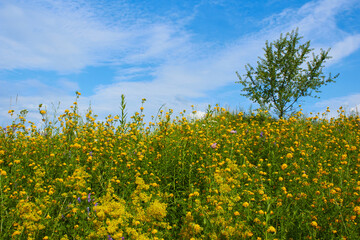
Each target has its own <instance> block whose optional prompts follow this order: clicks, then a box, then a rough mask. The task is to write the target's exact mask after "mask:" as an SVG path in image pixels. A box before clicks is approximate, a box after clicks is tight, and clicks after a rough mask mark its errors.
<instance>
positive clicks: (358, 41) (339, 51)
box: [331, 34, 360, 61]
mask: <svg viewBox="0 0 360 240" xmlns="http://www.w3.org/2000/svg"><path fill="white" fill-rule="evenodd" d="M359 48H360V34H355V35H351V36H348V37H346V38H345V39H343V40H342V41H339V42H337V43H336V44H334V46H333V47H332V48H331V53H332V56H333V58H334V59H335V60H336V61H339V60H340V59H342V58H344V57H347V56H349V55H350V54H352V53H353V52H355V51H357V50H358V49H359Z"/></svg>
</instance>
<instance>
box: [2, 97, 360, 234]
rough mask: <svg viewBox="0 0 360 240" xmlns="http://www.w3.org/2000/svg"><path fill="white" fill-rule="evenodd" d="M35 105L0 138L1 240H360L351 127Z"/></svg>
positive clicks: (352, 120)
mask: <svg viewBox="0 0 360 240" xmlns="http://www.w3.org/2000/svg"><path fill="white" fill-rule="evenodd" d="M79 96H80V93H77V94H76V97H77V98H78V97H79ZM144 102H145V99H143V102H142V103H144ZM40 107H41V106H40ZM40 107H39V111H40V114H41V115H42V119H43V121H44V123H45V128H43V129H41V130H40V129H38V128H37V126H36V125H35V124H34V123H32V122H30V121H26V111H23V112H21V113H20V114H19V116H18V118H17V119H16V121H14V123H13V124H12V125H11V126H7V127H6V128H1V129H0V190H1V195H0V196H1V197H0V205H1V208H0V217H1V220H0V221H1V224H2V226H3V227H2V231H1V232H0V239H12V238H13V239H63V240H66V239H114V240H118V239H136V240H138V239H154V240H155V239H157V240H160V239H164V240H167V239H193V240H197V239H229V240H230V239H291V238H292V239H304V238H305V239H340V238H345V237H347V238H348V239H356V237H358V229H359V223H360V220H359V219H360V217H359V215H360V205H359V202H360V180H359V178H358V176H359V173H360V169H359V168H360V152H359V147H358V146H360V136H359V135H360V119H359V117H355V116H349V117H346V116H345V115H343V114H341V115H340V116H339V117H338V118H333V119H321V118H319V117H318V116H315V117H308V118H306V117H304V115H303V114H297V115H294V116H291V117H290V118H289V119H273V118H271V117H266V115H263V114H245V113H236V114H234V113H230V112H228V111H227V110H226V109H224V108H221V107H219V106H216V107H214V108H213V109H209V111H208V114H207V116H205V118H203V119H198V120H192V119H189V118H187V115H186V114H185V113H186V111H185V110H184V111H182V112H181V113H180V115H179V116H175V117H172V113H173V112H172V110H168V111H159V114H158V115H157V116H155V117H153V118H152V119H157V120H153V121H155V122H150V123H148V124H146V123H144V120H143V119H144V115H143V110H144V108H143V106H141V108H140V109H139V112H137V113H135V114H134V115H133V116H131V117H130V119H126V118H125V114H120V115H115V116H113V115H108V116H107V117H106V119H105V120H104V121H97V120H96V118H97V116H96V115H94V114H93V112H92V110H91V109H89V110H88V112H87V113H86V115H85V117H84V118H82V117H81V116H80V114H79V109H78V103H77V101H75V102H74V104H73V106H70V108H69V109H67V110H65V111H64V113H62V114H61V115H60V116H59V117H58V118H57V119H55V120H56V121H53V122H51V121H49V120H48V119H47V113H46V110H42V109H40ZM193 111H195V110H193ZM10 113H11V114H14V111H11V112H10ZM156 121H157V122H156Z"/></svg>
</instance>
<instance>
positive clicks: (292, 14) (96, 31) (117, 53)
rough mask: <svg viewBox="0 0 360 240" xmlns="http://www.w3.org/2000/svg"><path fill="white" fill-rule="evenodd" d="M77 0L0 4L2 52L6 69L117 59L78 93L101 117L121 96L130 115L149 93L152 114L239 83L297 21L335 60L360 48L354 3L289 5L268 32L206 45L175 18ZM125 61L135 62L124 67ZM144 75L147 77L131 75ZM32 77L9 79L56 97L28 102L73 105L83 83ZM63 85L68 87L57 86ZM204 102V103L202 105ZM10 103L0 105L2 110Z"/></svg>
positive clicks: (70, 66)
mask: <svg viewBox="0 0 360 240" xmlns="http://www.w3.org/2000/svg"><path fill="white" fill-rule="evenodd" d="M40 2H41V3H43V2H42V1H40ZM69 2H70V1H69ZM71 3H72V4H70V5H69V4H65V3H64V2H63V1H50V0H49V1H47V4H48V6H44V5H43V4H31V3H29V2H25V1H23V2H21V1H13V2H11V3H7V4H0V22H2V23H3V24H1V26H0V54H1V55H2V56H7V58H6V59H4V58H2V60H1V59H0V69H14V68H16V69H19V68H20V69H21V68H27V69H44V70H55V71H60V72H63V71H65V72H73V71H80V70H81V69H83V68H84V67H86V66H94V65H95V66H96V65H101V64H108V63H109V64H113V65H119V66H120V67H119V70H118V75H117V76H116V77H115V79H114V80H116V82H115V83H112V84H108V85H99V86H98V87H97V88H96V89H95V91H94V92H95V94H94V95H92V96H89V97H81V98H80V99H81V101H83V103H86V104H84V106H85V108H86V107H87V103H89V102H90V101H91V104H92V107H93V109H94V111H95V113H97V114H99V115H106V114H109V113H112V114H116V111H118V110H119V106H120V101H121V94H125V95H126V99H127V104H128V110H129V114H132V113H133V112H135V111H138V109H139V107H140V102H141V99H142V98H147V99H148V101H147V102H146V103H145V111H146V112H148V113H150V115H152V114H154V113H156V112H157V110H158V108H159V107H160V106H161V105H163V104H164V103H166V107H168V108H172V109H174V113H178V112H179V111H182V110H183V109H184V108H186V109H187V108H189V106H190V105H191V104H192V103H194V102H193V101H194V99H198V98H211V96H209V95H208V92H209V91H214V90H216V89H218V88H220V87H223V86H226V85H230V84H234V82H235V81H237V77H236V75H235V71H237V70H238V71H239V73H240V74H243V73H244V65H245V64H247V63H250V64H252V65H253V64H255V63H256V60H257V57H258V56H261V55H263V50H262V48H263V47H264V43H265V41H266V40H269V41H273V40H275V39H278V37H279V35H280V33H285V32H288V31H290V30H292V29H294V28H296V27H299V28H300V34H301V35H304V39H303V40H308V39H311V40H312V44H313V43H314V45H312V47H316V48H319V47H322V48H324V49H327V48H328V47H331V46H333V50H332V55H334V54H335V55H334V57H336V59H337V61H339V60H340V59H341V58H343V57H346V56H348V55H350V54H351V53H352V52H354V51H356V50H357V49H358V48H359V41H360V40H359V35H356V34H351V33H346V32H344V31H343V30H341V28H339V27H338V26H337V24H336V16H337V15H338V14H340V13H342V12H343V11H347V10H348V9H350V8H351V7H352V6H353V5H354V4H355V3H356V2H355V1H345V0H341V1H331V0H324V1H311V2H309V3H307V4H305V5H304V6H303V7H301V8H299V9H285V10H284V11H282V12H281V13H279V14H274V15H273V16H272V17H271V18H268V19H266V20H264V21H263V23H264V29H263V30H261V31H259V32H256V33H250V34H248V35H247V36H243V37H241V38H239V39H238V40H236V41H233V42H230V43H229V42H227V43H224V45H223V46H216V47H214V48H211V49H207V48H206V46H209V45H211V43H203V42H197V41H196V39H194V38H193V36H192V34H191V32H190V31H186V28H185V25H181V24H180V25H177V24H175V23H174V22H172V21H170V20H169V21H158V20H154V21H153V22H151V21H150V20H149V19H146V18H138V19H136V18H135V19H134V16H136V14H139V12H137V13H135V15H132V13H131V12H130V10H129V9H127V8H126V7H125V8H124V9H123V11H121V13H119V15H117V16H116V17H117V19H116V21H114V23H111V24H110V23H109V22H105V21H103V20H104V19H103V18H102V17H99V16H96V15H95V14H94V13H95V12H94V8H93V7H91V6H90V5H86V4H85V7H79V5H76V4H75V3H74V2H71ZM134 11H135V12H136V11H137V10H136V9H135V10H134ZM194 11H197V9H196V7H195V8H194ZM99 14H100V13H99ZM139 15H141V14H139ZM139 15H138V16H139ZM190 16H191V18H194V15H191V14H190ZM164 18H166V17H164ZM186 18H187V17H184V19H186ZM179 22H181V20H180V21H179ZM188 23H189V21H188V20H186V21H183V24H188ZM329 36H331V38H330V37H329ZM124 64H128V65H130V66H131V67H128V68H123V67H122V66H123V65H124ZM149 76H150V77H149ZM141 77H144V78H147V79H146V80H147V81H138V80H137V81H132V80H133V79H134V78H141ZM149 78H151V81H150V80H149ZM27 81H35V82H22V83H12V84H9V83H8V82H6V84H8V85H9V86H8V87H9V88H10V89H11V88H15V89H25V88H26V86H37V88H38V89H40V90H37V91H38V92H39V91H40V92H41V94H45V93H46V92H51V93H52V95H51V96H48V95H46V94H45V96H46V97H44V98H40V97H37V96H33V95H32V96H30V95H29V96H27V97H26V98H23V99H24V104H23V105H24V106H25V105H27V103H29V102H34V103H37V104H38V103H41V102H42V101H43V100H44V99H46V101H47V102H51V101H53V102H58V101H61V102H62V106H64V107H67V106H69V104H71V103H72V101H73V99H74V97H73V96H72V95H71V96H69V93H70V92H71V94H73V91H74V90H75V89H76V88H77V87H78V85H77V84H75V83H71V82H70V81H68V80H66V79H61V80H58V81H57V83H56V86H55V87H50V86H43V85H44V84H43V83H41V82H39V81H38V80H34V79H33V80H27ZM55 82H56V81H55ZM31 84H32V85H31ZM41 84H43V85H41ZM61 85H63V86H64V89H65V90H63V89H62V90H61V91H60V90H59V89H56V87H58V86H61ZM30 89H31V88H30ZM41 89H42V90H41ZM31 91H33V90H31ZM31 91H30V90H29V94H30V92H31ZM0 92H1V90H0ZM13 94H16V93H15V92H14V93H13ZM59 96H63V97H59ZM239 98H240V96H239ZM1 100H6V99H1ZM219 101H221V100H219ZM206 105H207V103H206V104H205V103H202V102H201V101H200V102H199V106H200V108H201V109H205V107H206ZM1 106H2V108H1ZM5 108H6V107H4V105H0V111H1V112H4V111H3V110H4V109H5ZM34 109H36V107H34ZM6 112H7V111H6Z"/></svg>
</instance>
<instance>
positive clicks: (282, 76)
mask: <svg viewBox="0 0 360 240" xmlns="http://www.w3.org/2000/svg"><path fill="white" fill-rule="evenodd" d="M302 38H303V37H299V35H298V29H296V30H295V31H294V30H293V31H292V32H291V33H287V34H286V36H285V37H283V35H282V34H281V35H280V39H278V40H277V41H274V42H272V43H270V44H269V42H268V41H266V44H265V45H266V47H265V48H263V49H264V51H265V55H264V58H260V57H259V59H260V61H257V64H258V65H257V67H256V70H255V69H254V68H253V67H252V66H251V65H250V64H247V65H246V66H245V69H246V74H244V75H243V78H242V77H241V76H240V75H239V73H238V72H236V74H237V76H238V78H239V81H237V82H236V83H241V84H242V85H243V91H244V92H247V93H245V94H241V95H242V96H246V97H248V98H249V99H250V100H252V101H255V102H257V103H258V104H259V105H260V107H261V108H262V109H266V110H271V109H272V107H274V110H275V113H277V115H278V116H279V118H282V117H284V116H285V114H286V113H287V112H289V111H292V110H293V109H294V104H295V103H296V102H297V101H298V100H299V98H301V97H306V96H312V97H315V98H319V97H318V96H316V95H312V93H313V91H315V92H316V93H319V92H320V91H319V90H318V89H319V88H320V87H321V86H322V85H327V83H330V82H335V81H334V79H335V78H337V77H338V76H339V74H337V75H336V76H334V77H331V74H329V77H328V78H327V79H325V76H323V72H322V69H323V67H324V66H323V63H325V62H326V59H329V58H331V57H330V56H328V53H329V51H330V49H328V50H327V51H324V50H323V49H320V55H316V56H315V54H314V53H312V56H313V59H312V60H311V61H307V62H306V64H304V63H305V61H306V59H307V58H308V54H309V53H310V52H311V51H313V50H314V49H310V41H307V42H306V43H304V44H302V45H299V46H298V43H299V40H300V39H302Z"/></svg>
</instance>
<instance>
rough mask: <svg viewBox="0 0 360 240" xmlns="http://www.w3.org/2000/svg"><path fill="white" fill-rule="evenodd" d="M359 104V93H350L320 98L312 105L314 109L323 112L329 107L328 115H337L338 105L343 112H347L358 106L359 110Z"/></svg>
mask: <svg viewBox="0 0 360 240" xmlns="http://www.w3.org/2000/svg"><path fill="white" fill-rule="evenodd" d="M359 106H360V94H352V95H349V96H344V97H336V98H330V99H326V100H321V101H319V102H317V103H316V104H315V105H314V107H315V109H318V110H320V111H322V112H324V111H325V109H326V108H327V107H329V109H330V114H329V116H330V117H336V116H338V113H337V110H339V108H340V107H343V109H344V110H345V113H346V114H349V113H351V112H352V111H355V110H356V108H358V110H359V109H360V108H359Z"/></svg>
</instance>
